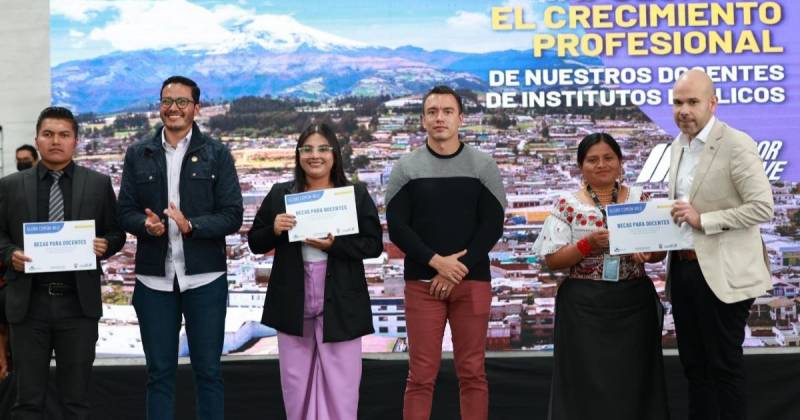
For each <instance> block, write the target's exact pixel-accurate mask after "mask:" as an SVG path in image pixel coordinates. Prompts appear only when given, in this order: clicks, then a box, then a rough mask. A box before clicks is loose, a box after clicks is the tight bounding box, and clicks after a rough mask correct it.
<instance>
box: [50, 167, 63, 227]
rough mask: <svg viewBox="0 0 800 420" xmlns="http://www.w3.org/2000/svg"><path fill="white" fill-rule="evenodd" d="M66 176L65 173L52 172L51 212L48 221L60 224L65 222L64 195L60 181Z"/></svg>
mask: <svg viewBox="0 0 800 420" xmlns="http://www.w3.org/2000/svg"><path fill="white" fill-rule="evenodd" d="M63 175H64V171H50V176H51V177H53V185H51V186H50V212H49V214H48V218H47V220H49V221H51V222H60V221H62V220H64V195H63V194H61V186H60V185H59V184H58V180H59V179H61V176H63Z"/></svg>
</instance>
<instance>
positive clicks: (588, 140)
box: [578, 133, 622, 166]
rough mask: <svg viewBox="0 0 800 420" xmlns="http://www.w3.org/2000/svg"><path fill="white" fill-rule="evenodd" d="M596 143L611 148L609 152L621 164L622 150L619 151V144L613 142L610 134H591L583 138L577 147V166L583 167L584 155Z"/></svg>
mask: <svg viewBox="0 0 800 420" xmlns="http://www.w3.org/2000/svg"><path fill="white" fill-rule="evenodd" d="M597 143H605V144H607V145H608V147H610V148H611V151H613V152H614V154H615V155H617V158H618V159H619V161H620V162H622V149H620V147H619V143H617V141H616V140H614V137H611V134H608V133H592V134H589V135H587V136H586V137H584V138H583V140H581V143H580V144H579V145H578V166H583V160H584V159H586V154H587V153H589V149H591V148H592V146H594V145H595V144H597Z"/></svg>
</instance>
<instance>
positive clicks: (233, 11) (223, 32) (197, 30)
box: [89, 0, 249, 51]
mask: <svg viewBox="0 0 800 420" xmlns="http://www.w3.org/2000/svg"><path fill="white" fill-rule="evenodd" d="M114 6H115V8H116V9H117V10H118V12H119V16H118V17H117V18H116V19H115V20H113V21H111V22H109V23H108V24H107V25H106V26H104V27H101V28H96V29H93V30H92V31H91V33H90V34H89V38H90V39H92V40H94V41H107V42H109V43H110V44H111V46H112V47H113V48H114V49H116V50H120V51H133V50H140V49H147V48H152V49H160V48H170V47H176V46H183V47H185V48H213V47H214V46H216V45H219V44H227V43H230V42H236V41H237V40H240V38H241V35H240V34H237V33H234V32H231V31H229V30H228V29H226V28H225V27H224V26H223V25H222V23H224V22H226V21H228V20H230V19H234V18H240V17H242V16H245V15H246V13H249V12H246V11H244V9H240V8H238V7H236V6H225V7H221V8H217V9H214V10H209V9H206V8H204V7H202V6H198V5H196V4H193V3H190V2H188V1H186V0H164V1H153V0H128V1H119V2H114Z"/></svg>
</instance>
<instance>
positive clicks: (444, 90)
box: [422, 85, 464, 114]
mask: <svg viewBox="0 0 800 420" xmlns="http://www.w3.org/2000/svg"><path fill="white" fill-rule="evenodd" d="M431 95H452V96H453V97H454V98H456V103H457V104H458V113H459V114H463V113H464V104H463V102H462V101H461V96H460V95H459V94H458V93H456V91H454V90H453V88H451V87H450V86H445V85H439V86H434V87H433V89H431V90H429V91H428V93H426V94H425V97H423V98H422V113H423V114H424V113H425V102H426V101H427V100H428V96H431Z"/></svg>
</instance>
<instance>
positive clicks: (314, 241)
mask: <svg viewBox="0 0 800 420" xmlns="http://www.w3.org/2000/svg"><path fill="white" fill-rule="evenodd" d="M334 240H336V238H335V237H334V236H333V235H332V234H330V233H329V234H328V236H326V237H325V238H324V239H318V238H306V240H305V241H304V242H305V243H306V245H309V246H313V247H314V248H317V249H319V250H321V251H327V250H329V249H331V246H332V245H333V241H334Z"/></svg>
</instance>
